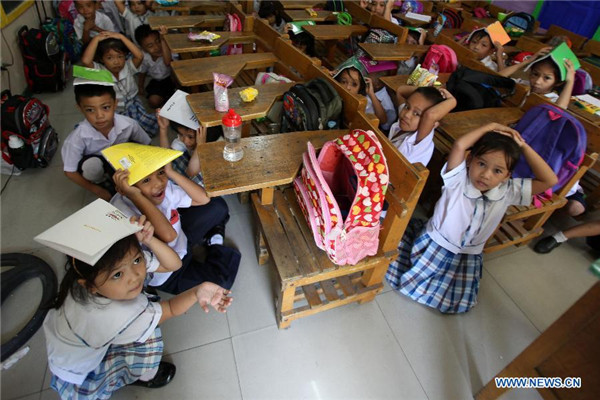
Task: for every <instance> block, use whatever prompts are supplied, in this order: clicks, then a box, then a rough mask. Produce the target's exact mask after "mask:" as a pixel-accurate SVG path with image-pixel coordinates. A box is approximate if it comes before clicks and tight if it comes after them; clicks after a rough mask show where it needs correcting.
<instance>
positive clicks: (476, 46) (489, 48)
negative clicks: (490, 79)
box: [459, 29, 504, 71]
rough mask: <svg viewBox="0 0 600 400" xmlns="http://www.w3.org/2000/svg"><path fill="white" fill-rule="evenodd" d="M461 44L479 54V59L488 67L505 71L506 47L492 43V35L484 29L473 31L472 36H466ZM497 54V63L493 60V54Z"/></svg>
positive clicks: (461, 40)
mask: <svg viewBox="0 0 600 400" xmlns="http://www.w3.org/2000/svg"><path fill="white" fill-rule="evenodd" d="M459 43H460V44H462V45H466V46H467V47H468V48H469V50H471V51H474V52H475V53H477V59H478V60H479V61H481V62H482V63H483V65H485V66H486V67H488V68H489V69H491V70H493V71H502V70H503V69H504V55H503V54H504V47H503V46H502V45H501V44H500V43H499V42H496V43H492V39H491V38H490V35H489V34H488V33H487V32H486V31H485V30H483V29H479V30H476V31H473V32H472V33H471V34H470V35H468V36H464V37H463V38H461V39H460V40H459ZM494 52H496V60H497V61H498V62H496V61H494V60H492V54H494Z"/></svg>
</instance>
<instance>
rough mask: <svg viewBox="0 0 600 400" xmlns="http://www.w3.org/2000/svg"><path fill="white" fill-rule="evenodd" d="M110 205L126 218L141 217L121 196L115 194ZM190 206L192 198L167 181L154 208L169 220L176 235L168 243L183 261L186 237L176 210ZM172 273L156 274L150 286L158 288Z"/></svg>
mask: <svg viewBox="0 0 600 400" xmlns="http://www.w3.org/2000/svg"><path fill="white" fill-rule="evenodd" d="M110 204H112V205H113V206H115V207H117V208H118V209H119V210H121V211H122V212H123V214H125V215H127V216H128V217H132V216H137V217H139V216H140V215H141V213H140V210H138V208H137V207H136V206H135V204H133V202H132V201H131V200H129V199H128V198H127V197H125V196H123V195H122V194H119V193H117V194H115V195H114V196H113V198H112V199H110ZM191 205H192V198H191V197H190V196H189V195H188V194H187V193H186V192H185V190H183V189H182V188H180V187H179V186H177V185H175V184H174V183H173V182H171V181H168V182H167V187H166V188H165V198H164V199H163V201H162V203H160V204H159V205H157V206H156V208H158V209H159V210H160V212H161V213H162V214H163V215H164V216H165V217H166V218H167V220H169V222H170V223H171V226H172V227H173V229H174V230H175V233H177V237H176V238H175V239H174V240H173V241H171V242H169V247H171V248H172V249H173V250H174V251H175V252H176V253H177V254H178V255H179V258H181V259H183V257H185V255H186V254H187V237H186V236H185V233H184V232H183V229H182V228H181V216H180V215H179V212H178V211H177V209H178V208H188V207H190V206H191ZM171 274H172V272H157V273H155V274H154V276H153V277H152V279H151V280H150V283H149V285H150V286H160V285H162V284H163V283H165V281H166V280H167V279H168V278H169V276H171Z"/></svg>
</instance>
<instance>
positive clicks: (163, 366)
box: [131, 361, 177, 389]
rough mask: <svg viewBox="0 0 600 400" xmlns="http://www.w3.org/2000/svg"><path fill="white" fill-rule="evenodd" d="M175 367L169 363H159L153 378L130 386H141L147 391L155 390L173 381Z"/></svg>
mask: <svg viewBox="0 0 600 400" xmlns="http://www.w3.org/2000/svg"><path fill="white" fill-rule="evenodd" d="M176 369H177V368H175V365H173V364H171V363H170V362H166V361H161V362H160V364H159V365H158V371H157V372H156V375H155V376H154V378H152V379H150V380H149V381H135V382H133V383H132V384H131V385H133V386H142V387H145V388H148V389H156V388H160V387H163V386H165V385H167V384H168V383H169V382H171V381H172V380H173V377H174V376H175V371H176Z"/></svg>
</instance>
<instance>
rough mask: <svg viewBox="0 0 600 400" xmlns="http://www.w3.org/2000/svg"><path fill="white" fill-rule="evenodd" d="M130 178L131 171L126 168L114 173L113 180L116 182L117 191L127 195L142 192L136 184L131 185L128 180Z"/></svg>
mask: <svg viewBox="0 0 600 400" xmlns="http://www.w3.org/2000/svg"><path fill="white" fill-rule="evenodd" d="M128 179H129V171H128V170H126V169H120V170H118V171H116V172H115V173H114V175H113V181H114V182H115V187H116V189H117V192H119V193H120V194H122V195H123V196H125V197H130V196H135V195H138V194H141V193H142V192H141V190H140V189H138V188H137V187H135V186H131V185H130V184H129V182H128Z"/></svg>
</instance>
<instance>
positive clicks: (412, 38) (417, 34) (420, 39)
mask: <svg viewBox="0 0 600 400" xmlns="http://www.w3.org/2000/svg"><path fill="white" fill-rule="evenodd" d="M426 37H427V31H426V30H425V29H423V28H408V35H407V36H406V44H410V45H415V46H416V45H424V44H425V38H426ZM418 63H419V57H417V56H412V57H411V58H409V59H408V60H405V61H400V62H398V72H397V75H410V74H411V73H412V72H413V71H414V70H415V67H416V66H417V64H418Z"/></svg>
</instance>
